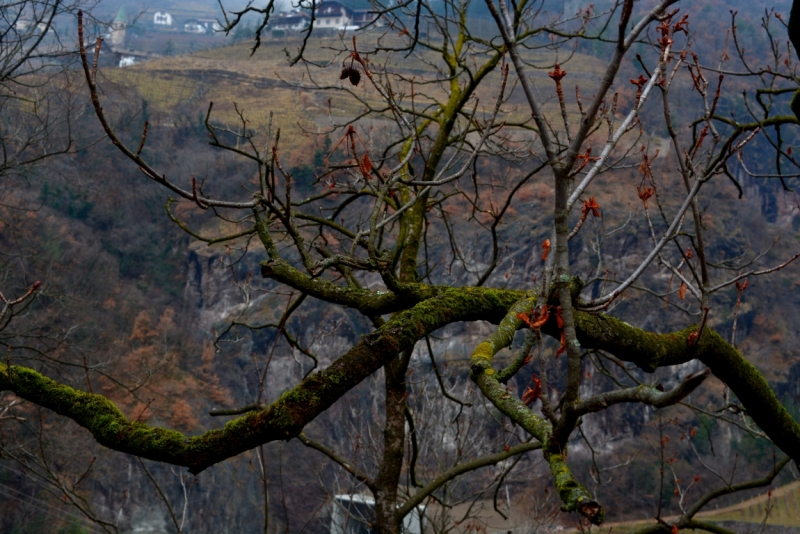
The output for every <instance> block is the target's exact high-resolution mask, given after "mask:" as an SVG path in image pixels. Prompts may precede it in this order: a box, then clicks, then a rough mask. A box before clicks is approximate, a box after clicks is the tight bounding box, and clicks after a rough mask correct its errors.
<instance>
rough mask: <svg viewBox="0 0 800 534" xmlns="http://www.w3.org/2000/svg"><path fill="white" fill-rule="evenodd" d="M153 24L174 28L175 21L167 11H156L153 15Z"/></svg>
mask: <svg viewBox="0 0 800 534" xmlns="http://www.w3.org/2000/svg"><path fill="white" fill-rule="evenodd" d="M153 24H155V25H156V26H172V25H173V24H175V19H174V18H173V17H172V15H170V14H169V13H167V12H166V11H156V12H155V13H153Z"/></svg>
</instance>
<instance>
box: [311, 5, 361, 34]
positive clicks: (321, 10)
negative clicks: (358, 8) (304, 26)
mask: <svg viewBox="0 0 800 534" xmlns="http://www.w3.org/2000/svg"><path fill="white" fill-rule="evenodd" d="M316 18H317V20H316V22H315V23H314V26H316V27H317V28H320V29H323V30H324V29H326V28H330V29H332V30H341V29H344V28H345V27H347V26H351V25H352V22H353V11H352V10H350V9H348V8H346V7H344V6H343V5H342V4H340V3H339V2H335V1H334V0H324V1H323V2H322V3H321V4H320V5H319V7H318V8H317V16H316Z"/></svg>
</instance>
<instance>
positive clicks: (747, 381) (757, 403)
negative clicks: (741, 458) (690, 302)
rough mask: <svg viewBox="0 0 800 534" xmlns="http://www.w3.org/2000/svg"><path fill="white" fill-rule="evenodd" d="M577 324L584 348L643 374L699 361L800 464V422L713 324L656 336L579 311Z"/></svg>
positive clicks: (618, 322) (784, 450) (609, 318)
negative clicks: (609, 356)
mask: <svg viewBox="0 0 800 534" xmlns="http://www.w3.org/2000/svg"><path fill="white" fill-rule="evenodd" d="M575 322H576V328H577V333H578V340H579V341H580V343H581V345H582V346H583V347H586V348H590V349H600V350H604V351H606V352H609V353H611V354H613V355H614V356H616V357H617V358H619V359H620V360H623V361H626V362H631V363H634V364H636V365H637V366H638V367H640V368H641V369H643V370H644V371H647V372H653V371H655V370H656V369H657V368H659V367H664V366H668V365H677V364H681V363H686V362H688V361H691V360H693V359H698V360H700V361H701V362H703V363H704V364H705V365H707V366H708V367H709V368H710V369H711V372H712V373H714V375H715V376H716V377H717V378H719V379H720V380H722V381H723V382H725V384H727V385H728V387H729V388H731V390H732V391H733V392H734V393H735V394H736V396H737V397H738V398H739V400H740V401H741V403H742V405H743V406H744V407H745V409H746V410H747V413H748V415H749V416H750V417H752V418H753V421H755V422H756V424H757V425H758V426H759V427H760V428H761V430H763V431H764V432H765V433H766V434H767V436H769V438H770V439H771V440H772V441H773V442H774V443H775V444H776V445H777V446H778V447H780V449H781V450H782V451H783V452H784V453H786V454H787V455H789V456H791V457H792V459H793V460H794V461H796V462H798V463H800V425H798V423H797V422H796V421H795V420H794V419H793V418H792V416H791V414H789V412H788V411H787V410H786V408H785V407H784V406H783V404H781V402H780V401H779V400H778V397H777V396H776V395H775V392H774V391H773V390H772V388H771V387H770V386H769V383H767V381H766V379H765V378H764V376H763V375H762V374H761V373H760V372H759V371H758V369H756V368H755V366H753V364H751V363H750V362H748V361H747V360H746V359H745V358H744V357H743V356H742V355H741V353H740V352H739V351H738V350H736V349H735V348H734V347H733V346H732V345H731V344H730V343H728V342H727V341H725V340H724V339H723V338H722V336H720V335H719V334H718V333H717V332H716V331H714V330H713V329H712V328H709V327H706V328H704V329H703V332H702V333H701V334H700V335H699V337H698V336H695V335H694V334H696V333H697V330H698V328H699V325H692V326H689V327H687V328H684V329H683V330H679V331H677V332H672V333H666V334H654V333H652V332H646V331H644V330H642V329H641V328H636V327H633V326H631V325H629V324H627V323H624V322H622V321H620V320H618V319H614V318H613V317H608V316H605V315H593V314H591V313H586V312H579V313H577V314H576V321H575ZM548 333H550V334H551V335H552V332H548ZM694 338H697V339H696V340H695V339H694Z"/></svg>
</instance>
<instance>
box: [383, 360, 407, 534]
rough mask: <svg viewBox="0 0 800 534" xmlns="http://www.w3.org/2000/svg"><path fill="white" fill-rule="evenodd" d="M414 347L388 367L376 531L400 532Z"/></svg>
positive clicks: (389, 533) (385, 533)
mask: <svg viewBox="0 0 800 534" xmlns="http://www.w3.org/2000/svg"><path fill="white" fill-rule="evenodd" d="M411 352H412V351H410V350H408V351H405V352H403V353H402V354H401V355H400V356H399V357H398V358H395V359H393V360H392V361H391V362H389V363H387V364H386V365H385V366H384V367H383V370H384V375H385V378H384V381H385V387H386V400H385V402H384V409H385V413H386V423H385V427H384V429H383V458H382V460H381V465H380V470H379V471H378V477H377V478H376V479H375V487H376V491H375V532H377V534H399V533H400V524H401V520H402V518H400V517H398V514H397V487H398V485H399V484H400V474H401V472H402V469H403V456H404V452H405V438H406V420H405V408H406V370H407V369H408V362H409V361H410V359H411Z"/></svg>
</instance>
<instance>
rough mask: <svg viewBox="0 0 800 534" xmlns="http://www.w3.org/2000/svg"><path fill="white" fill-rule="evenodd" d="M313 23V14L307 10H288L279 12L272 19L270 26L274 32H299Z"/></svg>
mask: <svg viewBox="0 0 800 534" xmlns="http://www.w3.org/2000/svg"><path fill="white" fill-rule="evenodd" d="M310 25H311V15H309V14H308V13H306V12H305V11H298V10H296V9H295V10H293V11H288V12H283V13H277V14H276V15H275V16H274V17H272V20H270V28H271V29H272V31H273V32H287V31H290V32H299V31H303V30H305V29H306V28H308V27H309V26H310Z"/></svg>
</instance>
